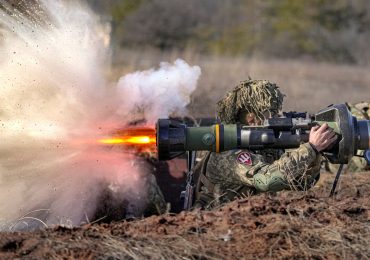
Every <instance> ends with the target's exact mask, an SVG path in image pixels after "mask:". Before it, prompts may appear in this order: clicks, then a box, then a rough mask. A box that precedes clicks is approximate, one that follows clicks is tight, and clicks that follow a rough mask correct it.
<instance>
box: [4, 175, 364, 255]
mask: <svg viewBox="0 0 370 260" xmlns="http://www.w3.org/2000/svg"><path fill="white" fill-rule="evenodd" d="M333 179H334V175H330V174H323V176H322V181H321V182H320V183H319V185H318V186H317V187H315V188H314V189H312V190H311V191H309V192H306V193H301V192H290V191H289V192H281V193H279V194H263V195H260V196H254V197H250V198H245V199H243V200H239V201H234V202H232V203H230V204H228V205H225V206H223V207H222V208H219V209H216V210H214V211H194V212H182V213H180V214H177V215H175V214H168V215H163V216H152V217H149V218H146V219H142V220H134V221H120V222H115V223H111V224H88V225H85V226H82V227H79V228H73V229H70V228H66V227H55V228H50V229H46V230H42V231H37V232H32V233H31V232H30V233H2V234H0V259H13V258H26V259H40V258H47V259H60V258H79V259H95V258H103V259H241V258H244V259H249V258H271V259H272V258H293V257H294V258H314V259H324V258H330V259H331V258H345V259H353V258H362V259H366V258H370V247H369V244H370V203H369V196H370V173H359V174H357V173H356V174H346V175H345V176H343V178H342V180H341V184H340V186H339V189H338V192H337V194H336V196H335V198H334V199H333V198H328V194H329V191H330V186H331V183H332V180H333Z"/></svg>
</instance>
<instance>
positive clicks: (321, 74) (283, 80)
mask: <svg viewBox="0 0 370 260" xmlns="http://www.w3.org/2000/svg"><path fill="white" fill-rule="evenodd" d="M177 58H182V59H184V60H185V61H186V62H188V63H190V64H192V65H198V66H200V67H201V69H202V76H201V78H200V82H199V84H198V88H197V90H196V91H195V92H194V93H193V95H192V101H191V103H190V105H189V112H190V113H191V114H192V115H194V116H212V115H214V111H215V103H216V101H217V100H219V99H220V98H221V97H222V96H223V94H224V93H225V92H226V91H227V90H229V89H231V88H233V87H234V86H235V85H237V84H238V83H239V82H240V81H242V80H245V79H247V78H248V76H250V77H251V78H252V79H268V80H270V81H273V82H275V83H277V84H278V85H279V86H280V88H281V90H282V91H283V93H285V94H286V96H287V97H286V99H285V106H284V110H286V111H288V110H297V111H308V112H310V113H314V112H316V111H318V110H319V109H320V108H323V107H326V106H327V105H330V104H333V103H343V102H345V101H347V102H351V103H355V102H359V101H364V100H369V99H370V96H369V91H370V74H369V71H370V68H369V67H360V66H351V65H337V64H329V63H315V62H311V61H303V60H276V59H274V60H266V59H264V60H263V59H259V58H247V57H220V56H218V57H216V56H206V55H199V54H196V53H194V52H192V51H184V52H176V51H173V52H166V53H163V52H158V51H154V50H149V49H148V50H140V51H135V50H121V51H119V52H116V54H115V55H114V59H113V62H112V64H113V68H112V71H111V74H110V78H111V79H112V80H117V79H118V78H119V77H120V76H122V75H124V74H126V73H129V72H132V71H136V70H143V69H149V68H151V67H157V66H158V64H159V62H161V61H169V62H172V61H174V60H176V59H177ZM205 104H206V105H205Z"/></svg>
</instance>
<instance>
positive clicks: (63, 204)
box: [0, 0, 200, 230]
mask: <svg viewBox="0 0 370 260" xmlns="http://www.w3.org/2000/svg"><path fill="white" fill-rule="evenodd" d="M38 4H39V5H36V6H40V7H39V8H38V9H37V10H36V11H35V10H32V12H31V11H30V12H27V10H29V9H27V8H31V7H32V8H33V7H34V6H31V5H29V6H27V8H25V10H26V12H24V11H23V12H22V13H21V12H18V11H16V10H14V8H13V7H11V6H8V5H7V4H6V2H4V1H0V7H2V8H1V9H0V27H2V31H1V34H0V37H1V39H0V43H1V45H0V48H1V49H0V86H1V88H0V137H1V142H0V224H3V225H4V227H3V229H8V228H9V225H6V224H5V223H12V225H13V226H12V227H13V229H18V228H19V229H21V228H26V229H27V228H33V227H35V226H43V223H42V222H44V223H45V224H46V225H52V224H72V225H78V224H80V223H82V222H84V221H88V219H91V217H92V216H93V215H94V211H95V209H96V206H97V205H96V200H97V197H98V196H99V193H100V192H101V190H102V185H101V184H102V183H107V185H108V184H109V185H110V186H112V185H113V186H115V187H116V189H117V187H118V190H119V194H121V196H123V197H125V199H128V200H131V201H132V202H133V203H136V204H137V207H138V208H140V207H141V208H142V207H144V206H145V205H143V203H142V201H143V198H144V197H145V195H146V194H145V187H146V186H145V185H146V184H145V176H146V174H147V173H145V172H143V170H142V167H140V165H139V164H138V163H136V162H135V158H134V157H133V156H132V155H129V154H124V153H122V152H121V151H120V150H119V149H112V148H104V147H103V148H102V147H100V146H98V145H96V140H97V139H99V138H100V137H101V136H102V135H105V134H107V133H109V132H110V131H114V130H115V129H116V128H118V127H121V126H124V125H126V124H127V123H128V122H129V120H131V119H135V118H137V113H138V112H140V113H141V115H143V116H144V118H145V119H146V120H147V121H148V122H149V123H150V124H152V123H154V122H155V120H156V119H157V118H158V117H166V116H168V115H169V114H171V113H175V114H176V113H177V114H184V113H186V111H185V106H186V104H187V103H188V102H189V96H190V94H191V92H192V91H193V90H194V89H195V87H196V83H197V80H198V78H199V76H200V69H199V67H196V66H195V67H191V66H189V65H188V64H186V62H184V61H182V60H177V61H176V62H175V63H174V64H173V65H172V64H169V63H162V64H161V65H160V68H159V69H157V70H155V69H151V70H148V71H144V72H135V73H132V74H129V75H126V76H124V77H122V78H121V79H120V81H119V83H118V85H116V86H108V85H109V84H108V83H107V82H106V80H105V78H104V76H103V75H104V70H105V69H106V68H107V61H108V57H109V49H107V48H106V47H107V44H106V40H107V34H105V33H104V32H105V30H104V28H103V26H102V25H101V24H100V23H99V22H98V21H99V20H98V17H96V16H95V15H94V14H92V13H91V12H90V11H89V9H88V8H86V7H85V6H83V5H80V4H79V3H78V2H77V1H76V2H75V1H68V2H63V1H60V0H40V1H38ZM25 13H26V14H25ZM27 13H28V14H27ZM1 35H2V36H1ZM102 35H103V37H102ZM134 115H135V116H134ZM35 212H36V214H33V213H35ZM22 216H23V218H22ZM31 216H36V218H37V221H35V220H34V219H32V218H33V217H31ZM17 220H19V221H17ZM41 221H42V222H41ZM14 223H16V224H14ZM0 230H1V226H0Z"/></svg>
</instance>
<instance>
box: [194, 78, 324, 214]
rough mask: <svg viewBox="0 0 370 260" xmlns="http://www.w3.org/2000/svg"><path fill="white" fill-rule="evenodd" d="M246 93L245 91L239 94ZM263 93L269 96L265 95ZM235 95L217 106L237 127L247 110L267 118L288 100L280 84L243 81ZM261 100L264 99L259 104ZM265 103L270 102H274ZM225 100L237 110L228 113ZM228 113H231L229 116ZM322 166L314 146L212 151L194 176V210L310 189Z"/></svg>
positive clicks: (224, 119)
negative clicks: (266, 112)
mask: <svg viewBox="0 0 370 260" xmlns="http://www.w3.org/2000/svg"><path fill="white" fill-rule="evenodd" d="M251 85H252V86H253V87H251ZM241 88H245V89H246V91H244V92H243V93H238V89H241ZM266 90H267V92H266ZM235 91H237V92H235ZM248 91H252V92H250V93H247V92H248ZM260 91H264V94H263V95H262V96H261V93H260ZM253 92H257V93H258V94H259V95H254V93H253ZM230 93H231V94H230ZM230 93H228V94H227V96H226V98H225V99H224V100H221V101H220V102H219V103H218V113H219V117H220V119H221V120H222V122H223V123H235V122H237V121H238V118H237V116H238V114H240V112H243V111H245V110H247V111H248V112H253V113H254V114H255V115H258V116H259V117H261V118H262V114H263V113H262V111H264V110H266V109H268V106H270V107H271V108H272V110H276V109H277V110H280V109H281V104H282V99H283V95H282V94H281V93H280V91H279V90H278V87H277V86H276V85H274V84H271V83H270V82H268V81H252V80H250V81H246V82H242V83H241V84H240V85H239V86H237V87H236V88H235V89H234V90H233V92H230ZM240 94H241V95H244V94H245V95H246V96H244V98H243V99H244V100H243V102H240V103H238V102H235V100H236V99H238V98H239V99H240V97H238V96H239V95H240ZM249 96H253V97H254V99H252V100H253V103H250V100H249V99H248V97H249ZM257 96H259V97H260V99H256V97H257ZM266 99H270V100H269V102H266ZM225 100H226V103H228V102H229V104H230V103H231V106H233V110H234V111H233V110H227V109H228V108H227V106H225ZM233 100H234V101H233ZM225 111H227V112H228V113H226V115H225V113H224V112H225ZM270 112H272V113H274V112H277V111H271V110H270ZM262 119H263V118H262ZM320 162H321V156H320V155H319V154H317V153H316V152H315V150H314V149H313V148H312V146H311V145H310V144H309V143H306V144H302V145H301V146H300V147H299V148H297V149H294V150H291V151H289V152H285V153H284V151H281V150H262V151H249V150H232V151H226V152H222V153H211V152H208V153H207V154H206V155H205V156H203V158H202V159H201V161H200V162H199V163H198V164H197V165H196V166H195V168H194V172H195V175H196V176H199V177H198V183H197V191H196V201H195V207H202V208H212V207H215V206H218V205H220V204H222V203H224V202H227V201H230V200H234V199H236V198H239V197H243V196H248V195H252V194H256V193H260V192H268V191H274V192H275V191H281V190H284V189H293V190H306V189H309V188H310V187H311V186H313V185H314V184H315V183H316V181H317V180H318V179H319V175H320Z"/></svg>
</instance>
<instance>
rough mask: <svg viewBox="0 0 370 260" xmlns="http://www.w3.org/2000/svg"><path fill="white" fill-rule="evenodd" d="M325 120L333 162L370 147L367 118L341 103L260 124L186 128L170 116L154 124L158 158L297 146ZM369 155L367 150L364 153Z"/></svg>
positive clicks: (369, 131)
mask: <svg viewBox="0 0 370 260" xmlns="http://www.w3.org/2000/svg"><path fill="white" fill-rule="evenodd" d="M323 123H327V124H328V125H329V127H331V128H333V129H334V131H335V132H336V133H337V135H338V136H339V138H338V141H337V143H336V144H335V145H334V147H332V148H331V149H330V150H327V151H324V155H325V156H326V157H327V158H328V159H329V161H330V162H332V163H348V161H349V160H350V158H351V157H352V156H354V155H356V154H357V151H358V150H369V148H370V121H369V120H357V119H356V118H355V117H353V116H352V114H351V113H350V112H349V110H348V108H347V106H346V105H344V104H338V105H333V106H330V107H327V108H325V109H322V110H320V111H319V112H318V113H317V114H316V115H315V119H314V120H311V119H307V118H271V119H268V120H266V122H265V124H264V125H263V126H257V127H250V126H243V125H237V124H234V125H224V124H214V125H212V126H207V127H187V126H186V125H185V124H182V123H179V122H177V121H173V120H170V119H159V120H158V123H157V137H156V138H157V151H158V159H160V160H170V159H172V158H175V157H177V156H179V155H180V154H182V153H184V152H185V151H202V150H205V151H213V152H223V151H227V150H233V149H249V150H261V149H267V148H273V149H288V148H296V147H299V145H300V144H301V143H303V142H307V141H308V137H309V130H310V129H311V127H312V126H314V125H317V124H319V125H321V124H323ZM364 154H365V155H366V154H369V156H370V152H367V151H366V152H365V153H364Z"/></svg>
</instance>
